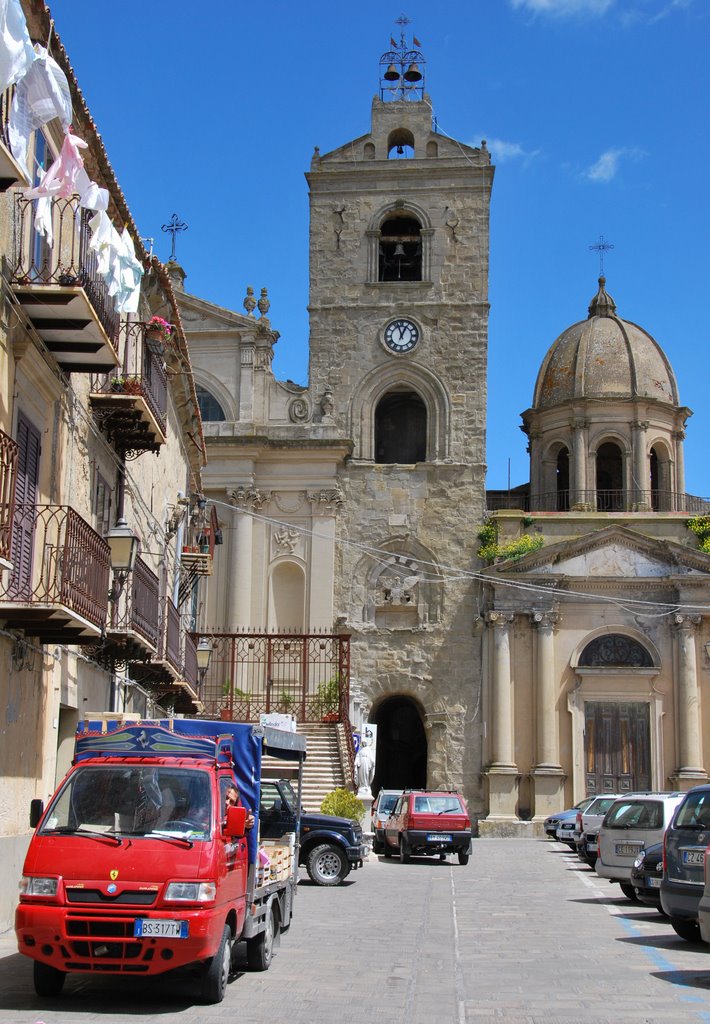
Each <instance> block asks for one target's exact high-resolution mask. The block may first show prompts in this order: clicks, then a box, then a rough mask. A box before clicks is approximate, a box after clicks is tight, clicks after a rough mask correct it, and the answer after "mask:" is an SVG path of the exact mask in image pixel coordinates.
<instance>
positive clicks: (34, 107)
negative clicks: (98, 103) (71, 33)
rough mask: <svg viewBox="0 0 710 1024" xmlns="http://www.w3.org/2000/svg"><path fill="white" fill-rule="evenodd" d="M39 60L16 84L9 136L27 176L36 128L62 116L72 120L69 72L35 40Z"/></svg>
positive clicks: (68, 120)
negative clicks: (31, 145) (31, 138)
mask: <svg viewBox="0 0 710 1024" xmlns="http://www.w3.org/2000/svg"><path fill="white" fill-rule="evenodd" d="M35 54H36V57H35V60H34V61H33V63H32V64H31V65H30V67H29V69H28V71H27V73H26V74H25V75H24V77H23V78H21V79H20V80H19V81H18V83H17V86H16V88H15V95H14V97H13V100H12V107H11V108H10V120H9V123H8V137H9V141H10V149H11V150H12V155H13V156H14V157H15V159H16V160H17V162H18V163H19V164H20V166H21V167H22V168H23V170H24V171H25V173H26V174H27V177H28V178H29V177H30V172H29V170H28V169H27V149H28V147H29V144H30V137H31V135H32V132H33V131H36V129H37V128H40V127H41V126H42V125H43V124H47V123H48V122H49V121H51V120H52V119H53V118H55V117H58V118H59V119H60V121H61V122H62V124H63V125H64V127H65V128H69V125H70V124H71V116H72V110H71V96H70V94H69V83H68V82H67V78H66V75H65V74H64V72H63V71H62V69H61V68H60V67H59V65H58V64H57V62H56V61H55V60H54V58H53V57H50V56H49V53H48V52H47V50H45V48H44V47H43V46H40V45H39V44H35Z"/></svg>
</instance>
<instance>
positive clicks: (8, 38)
mask: <svg viewBox="0 0 710 1024" xmlns="http://www.w3.org/2000/svg"><path fill="white" fill-rule="evenodd" d="M36 59H37V54H36V53H35V51H34V48H33V46H32V40H31V39H30V34H29V32H28V31H27V22H26V21H25V15H24V14H23V11H22V7H21V6H20V0H0V92H4V91H5V89H7V88H8V87H9V86H11V85H14V84H15V82H18V81H19V80H20V79H21V78H22V76H23V75H24V74H25V73H26V72H27V69H28V68H29V66H30V64H32V62H33V61H34V60H36Z"/></svg>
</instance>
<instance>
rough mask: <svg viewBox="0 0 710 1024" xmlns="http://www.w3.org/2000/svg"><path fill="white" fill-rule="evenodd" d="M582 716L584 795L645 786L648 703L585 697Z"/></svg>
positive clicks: (648, 753)
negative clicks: (587, 699) (588, 699)
mask: <svg viewBox="0 0 710 1024" xmlns="http://www.w3.org/2000/svg"><path fill="white" fill-rule="evenodd" d="M584 719H585V729H584V739H585V742H584V747H585V775H586V786H587V795H588V796H595V795H596V794H602V793H630V792H632V791H634V790H640V789H649V788H650V786H651V731H650V715H649V705H648V704H647V703H646V702H642V701H638V702H636V701H633V702H632V701H585V704H584Z"/></svg>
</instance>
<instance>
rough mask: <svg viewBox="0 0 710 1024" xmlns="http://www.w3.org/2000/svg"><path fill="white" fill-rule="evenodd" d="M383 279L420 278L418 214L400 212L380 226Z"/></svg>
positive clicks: (420, 255) (380, 274) (381, 276)
mask: <svg viewBox="0 0 710 1024" xmlns="http://www.w3.org/2000/svg"><path fill="white" fill-rule="evenodd" d="M378 279H379V280H380V281H421V279H422V239H421V225H420V223H419V221H418V220H416V218H415V217H411V216H409V215H408V214H406V213H400V214H397V215H396V216H393V217H390V218H389V219H388V220H386V221H385V222H384V223H383V224H382V226H381V228H380V259H379V278H378Z"/></svg>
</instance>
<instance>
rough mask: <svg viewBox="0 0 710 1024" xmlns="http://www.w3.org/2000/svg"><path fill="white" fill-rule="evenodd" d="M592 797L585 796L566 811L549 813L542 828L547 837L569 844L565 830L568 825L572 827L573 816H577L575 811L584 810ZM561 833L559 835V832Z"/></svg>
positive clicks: (568, 837) (569, 837)
mask: <svg viewBox="0 0 710 1024" xmlns="http://www.w3.org/2000/svg"><path fill="white" fill-rule="evenodd" d="M593 799H594V797H593V796H587V797H585V798H584V800H580V802H579V803H578V804H575V805H574V807H569V808H568V809H567V810H566V811H558V812H557V814H550V815H548V817H547V818H545V821H544V824H543V829H544V831H545V835H546V836H547V837H548V839H559V840H560V842H562V843H567V845H568V846H569V845H570V842H571V836H567V835H566V832H567V830H568V829H569V827H570V823H571V826H572V829H574V822H575V818H576V817H577V811H582V810H584V808H585V807H588V806H589V804H590V803H591V802H592V800H593ZM560 832H562V833H563V834H562V835H560V834H559V833H560Z"/></svg>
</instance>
